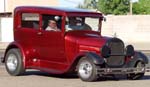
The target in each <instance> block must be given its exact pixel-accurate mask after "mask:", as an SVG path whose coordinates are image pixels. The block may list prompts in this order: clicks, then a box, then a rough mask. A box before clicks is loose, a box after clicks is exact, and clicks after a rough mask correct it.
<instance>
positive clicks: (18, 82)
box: [0, 52, 150, 87]
mask: <svg viewBox="0 0 150 87" xmlns="http://www.w3.org/2000/svg"><path fill="white" fill-rule="evenodd" d="M2 55H3V52H0V56H2ZM149 86H150V73H146V75H145V77H144V78H143V79H141V80H126V78H125V77H117V78H102V79H99V81H97V82H83V81H81V80H80V79H79V78H78V77H77V76H76V75H68V76H62V75H50V74H48V73H45V72H40V71H36V70H30V71H27V72H26V74H25V75H24V76H10V75H8V74H7V72H6V70H5V67H4V65H3V64H1V65H0V87H149Z"/></svg>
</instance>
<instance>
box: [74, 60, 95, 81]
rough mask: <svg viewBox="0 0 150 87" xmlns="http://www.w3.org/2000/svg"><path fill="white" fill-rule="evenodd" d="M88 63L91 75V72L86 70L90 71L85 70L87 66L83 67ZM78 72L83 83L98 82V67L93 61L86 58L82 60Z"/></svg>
mask: <svg viewBox="0 0 150 87" xmlns="http://www.w3.org/2000/svg"><path fill="white" fill-rule="evenodd" d="M86 63H87V64H89V66H90V67H91V70H90V74H89V72H86V70H88V69H85V66H83V65H84V64H86ZM86 66H87V65H86ZM82 71H83V72H82ZM77 72H78V76H79V77H80V79H81V80H82V81H86V82H93V81H96V80H97V78H98V76H97V69H96V65H95V64H94V63H93V62H92V61H91V60H89V59H87V58H85V57H83V58H81V59H80V61H79V63H78V65H77ZM84 74H89V76H88V75H87V76H86V75H84Z"/></svg>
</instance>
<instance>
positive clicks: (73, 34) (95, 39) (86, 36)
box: [66, 31, 109, 47]
mask: <svg viewBox="0 0 150 87" xmlns="http://www.w3.org/2000/svg"><path fill="white" fill-rule="evenodd" d="M66 38H67V39H70V40H72V41H75V42H76V43H77V44H78V45H84V46H92V47H102V46H103V45H104V44H105V43H106V41H107V40H108V39H109V38H108V37H103V36H101V35H100V32H95V31H82V32H81V31H70V32H67V34H66Z"/></svg>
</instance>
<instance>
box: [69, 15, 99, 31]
mask: <svg viewBox="0 0 150 87" xmlns="http://www.w3.org/2000/svg"><path fill="white" fill-rule="evenodd" d="M99 25H101V24H99V18H94V17H67V18H66V31H70V30H89V31H98V30H99V27H100V26H99Z"/></svg>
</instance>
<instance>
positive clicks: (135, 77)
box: [127, 61, 145, 80]
mask: <svg viewBox="0 0 150 87" xmlns="http://www.w3.org/2000/svg"><path fill="white" fill-rule="evenodd" d="M135 67H136V68H144V67H145V63H144V62H141V61H139V62H137V64H136V65H135ZM144 73H145V72H144ZM144 73H132V74H128V75H127V78H128V79H130V80H138V79H141V78H142V77H143V76H144Z"/></svg>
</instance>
